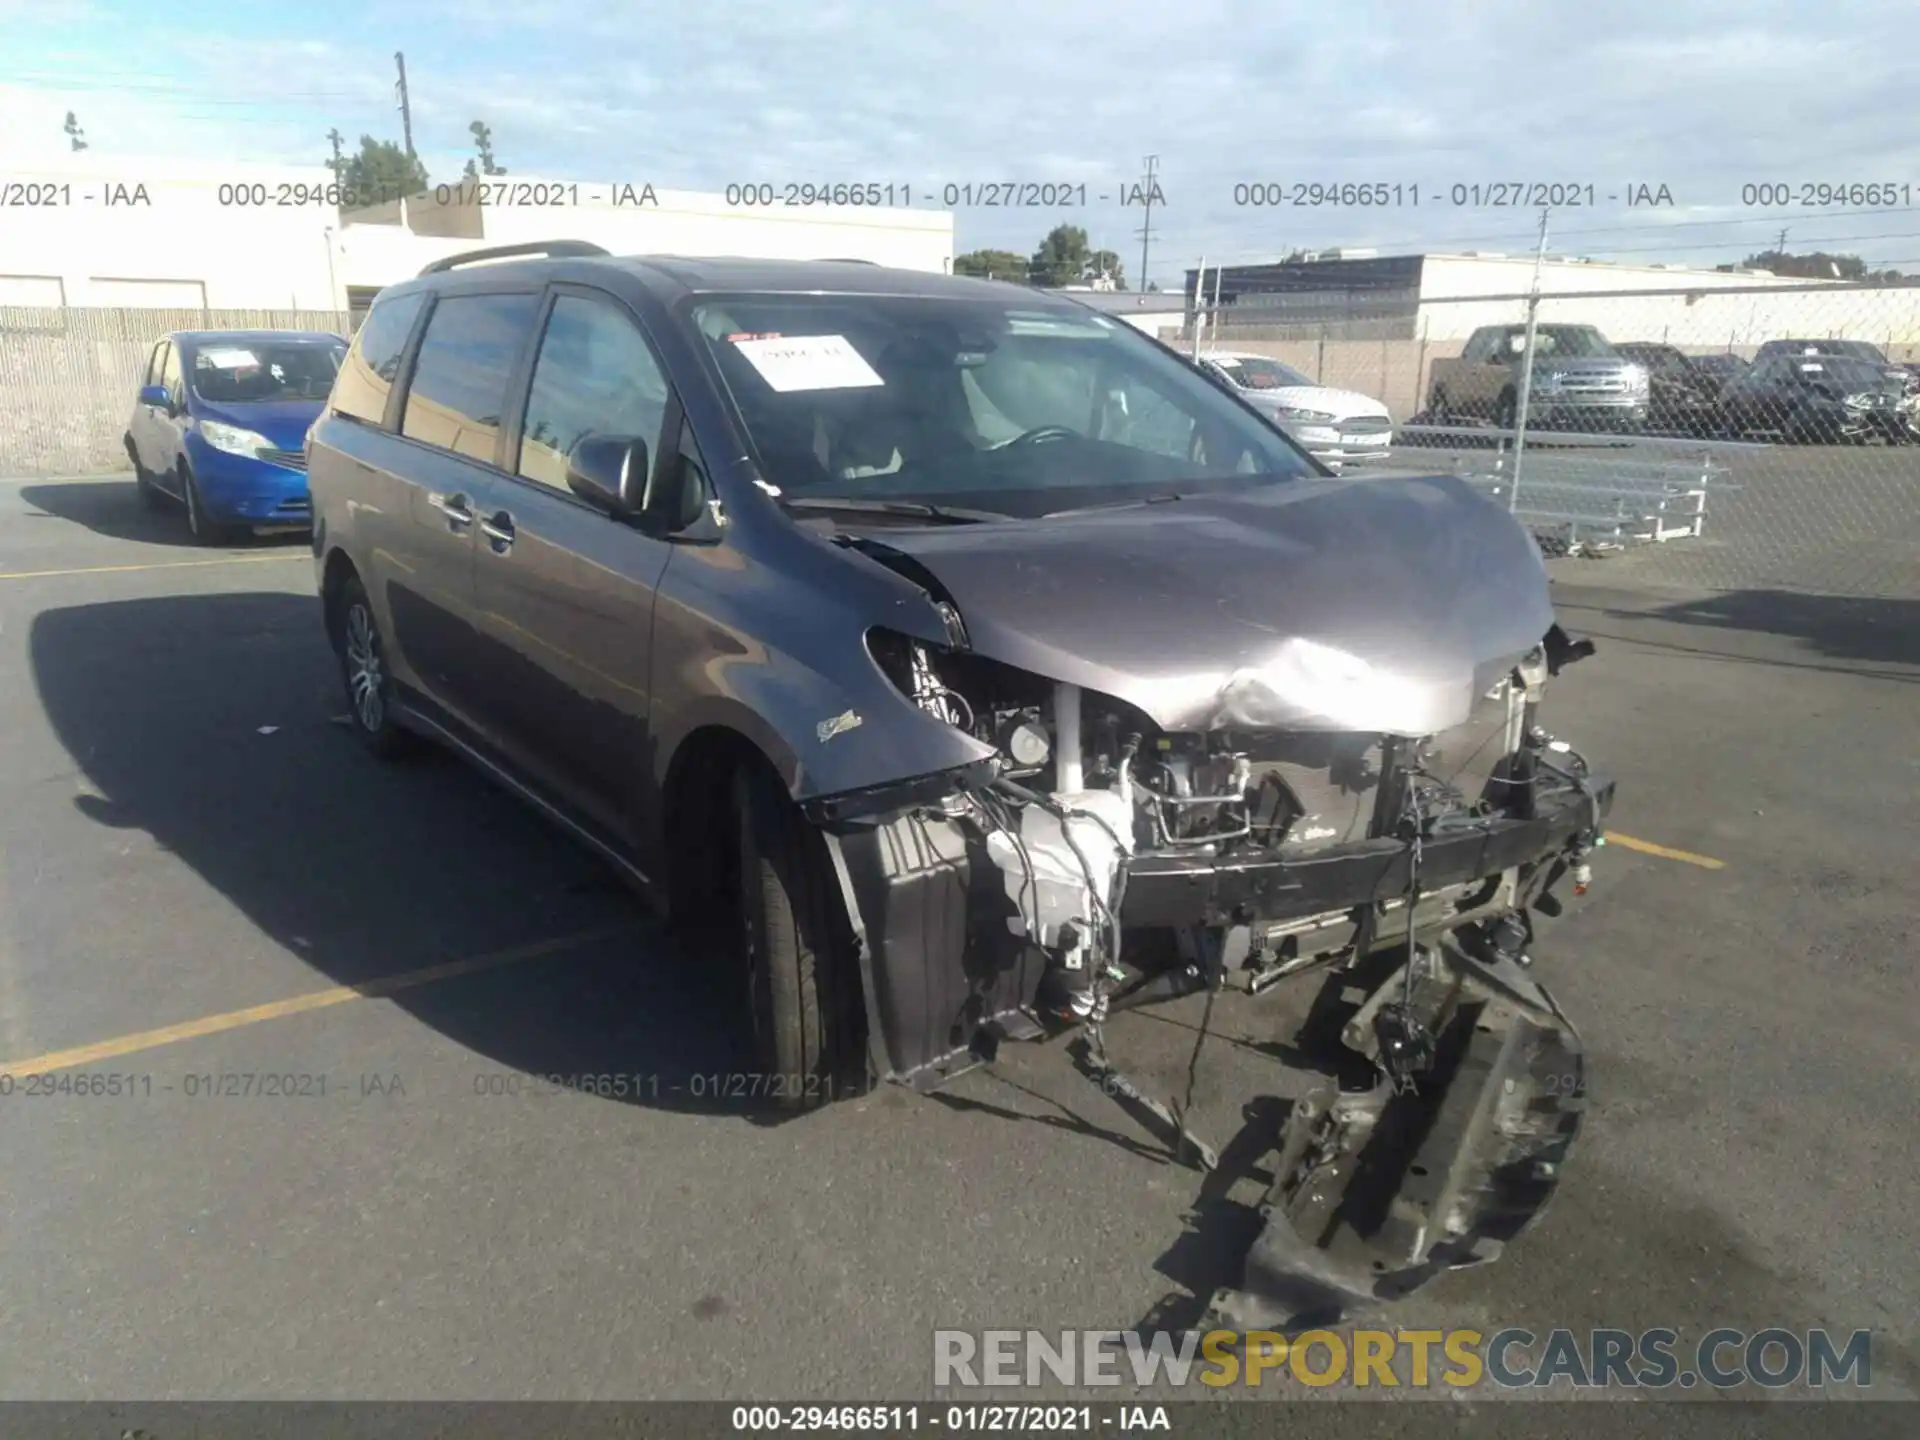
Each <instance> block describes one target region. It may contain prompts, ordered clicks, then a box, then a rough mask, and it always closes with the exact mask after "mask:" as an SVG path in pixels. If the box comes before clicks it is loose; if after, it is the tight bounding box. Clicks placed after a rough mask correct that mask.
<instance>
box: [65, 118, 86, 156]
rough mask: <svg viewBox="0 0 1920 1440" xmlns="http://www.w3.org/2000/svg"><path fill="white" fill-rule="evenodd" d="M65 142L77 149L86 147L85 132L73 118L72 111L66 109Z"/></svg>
mask: <svg viewBox="0 0 1920 1440" xmlns="http://www.w3.org/2000/svg"><path fill="white" fill-rule="evenodd" d="M66 129H67V143H68V144H70V145H71V146H73V148H74V149H75V150H76V151H78V150H84V149H86V148H87V132H86V131H84V130H82V129H81V128H80V122H79V121H78V120H76V119H74V118H73V111H71V110H69V111H67V126H66Z"/></svg>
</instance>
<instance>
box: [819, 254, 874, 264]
mask: <svg viewBox="0 0 1920 1440" xmlns="http://www.w3.org/2000/svg"><path fill="white" fill-rule="evenodd" d="M821 263H822V264H825V265H878V264H879V263H880V262H879V261H878V260H856V259H854V258H853V257H852V256H851V255H828V256H825V257H824V258H823V259H822V261H821Z"/></svg>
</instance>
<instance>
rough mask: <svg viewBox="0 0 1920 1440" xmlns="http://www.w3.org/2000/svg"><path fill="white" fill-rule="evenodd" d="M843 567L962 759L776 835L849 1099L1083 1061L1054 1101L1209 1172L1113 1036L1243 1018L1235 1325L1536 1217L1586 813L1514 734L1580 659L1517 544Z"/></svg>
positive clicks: (1438, 514)
mask: <svg viewBox="0 0 1920 1440" xmlns="http://www.w3.org/2000/svg"><path fill="white" fill-rule="evenodd" d="M840 543H841V544H843V545H844V546H846V547H847V548H848V549H850V550H854V551H856V552H857V553H858V554H859V555H860V556H862V557H864V558H865V559H869V560H872V561H875V562H877V563H879V564H881V565H884V566H886V567H888V568H890V569H893V570H894V571H895V572H896V573H898V574H900V575H902V576H905V577H908V578H910V579H911V580H913V581H914V582H915V583H916V584H917V585H918V586H920V587H921V588H922V590H923V591H924V593H925V595H926V596H927V600H928V603H929V604H930V605H931V606H932V607H933V609H934V610H935V611H936V612H937V614H938V616H939V617H940V618H939V620H938V622H937V623H933V624H921V625H920V626H919V627H918V632H919V633H918V634H908V633H904V632H903V630H897V629H893V628H889V627H888V626H886V625H885V624H881V625H877V626H875V627H874V628H873V629H871V630H869V631H868V632H867V635H866V646H867V649H868V651H869V654H870V656H871V658H872V660H873V663H874V665H875V666H876V667H877V668H878V669H879V670H880V671H881V672H883V673H884V674H885V675H886V676H887V677H888V678H889V679H890V680H891V682H892V683H891V687H890V688H891V689H892V690H893V691H894V692H895V694H896V695H897V696H898V697H899V699H900V701H901V702H902V704H903V706H904V707H906V708H907V709H909V710H911V711H913V712H915V713H914V718H915V721H916V723H920V722H924V721H925V720H926V719H928V718H932V719H934V720H936V721H938V722H940V724H942V725H944V726H948V727H952V730H953V731H959V732H964V734H965V736H966V737H968V739H969V741H970V742H971V743H972V744H973V746H974V747H975V748H974V750H973V751H972V753H973V754H975V755H976V756H977V757H979V758H976V759H975V760H974V761H973V762H972V763H970V764H967V765H965V766H963V767H961V768H958V769H952V768H949V769H946V770H944V771H942V772H940V773H937V774H919V775H917V776H915V778H914V779H913V780H912V781H911V782H910V783H908V782H903V783H901V784H897V785H879V786H876V787H873V788H871V789H868V790H864V791H861V792H858V793H853V794H845V793H843V794H838V795H831V796H819V797H813V798H812V800H811V802H810V804H809V807H808V808H809V813H810V815H811V817H812V818H813V820H814V821H815V823H816V824H817V825H818V826H819V827H820V828H821V829H822V831H823V832H824V833H825V834H826V835H827V836H828V849H829V852H830V853H831V855H832V856H833V858H834V862H835V864H836V866H837V868H838V873H839V876H840V880H841V884H842V888H843V891H844V894H845V898H846V901H847V908H848V910H849V912H850V914H851V915H852V917H853V920H854V925H855V929H856V932H857V936H858V939H859V940H860V942H861V944H860V950H861V963H862V965H863V967H864V970H863V981H864V992H865V999H866V1006H867V1031H868V1037H869V1042H870V1049H871V1052H872V1061H873V1066H874V1068H875V1070H876V1071H877V1073H879V1074H882V1075H885V1076H888V1077H890V1078H893V1079H896V1080H899V1081H902V1082H904V1083H907V1084H911V1085H916V1086H925V1085H932V1084H937V1083H939V1082H940V1081H941V1080H942V1079H944V1078H946V1077H948V1076H950V1075H953V1074H955V1073H957V1072H958V1071H960V1070H962V1069H965V1068H967V1067H968V1066H970V1065H973V1064H977V1063H980V1062H982V1061H984V1060H990V1059H991V1058H992V1056H993V1054H994V1052H995V1047H996V1046H997V1045H998V1044H1000V1043H1001V1042H1002V1041H1004V1040H1007V1039H1009V1038H1035V1037H1043V1036H1046V1035H1049V1034H1055V1035H1058V1034H1063V1033H1070V1032H1078V1041H1077V1044H1076V1046H1075V1050H1074V1053H1075V1056H1076V1059H1077V1060H1078V1062H1079V1065H1080V1068H1081V1069H1082V1071H1083V1072H1085V1073H1086V1074H1088V1075H1089V1076H1090V1077H1091V1078H1095V1079H1097V1080H1099V1081H1100V1082H1101V1083H1102V1085H1103V1086H1104V1087H1105V1089H1106V1090H1107V1092H1108V1093H1109V1094H1111V1095H1113V1096H1114V1097H1115V1098H1116V1099H1118V1100H1119V1101H1121V1102H1122V1103H1123V1104H1124V1105H1125V1106H1126V1107H1127V1108H1128V1109H1129V1110H1130V1111H1131V1112H1132V1113H1133V1114H1134V1115H1135V1117H1136V1118H1137V1119H1138V1121H1139V1122H1140V1123H1141V1124H1142V1125H1143V1126H1144V1127H1146V1128H1148V1129H1151V1130H1153V1131H1155V1132H1156V1133H1158V1134H1160V1135H1161V1136H1163V1137H1164V1139H1165V1141H1166V1143H1167V1145H1168V1148H1169V1149H1170V1150H1172V1151H1174V1152H1176V1153H1177V1154H1179V1155H1180V1156H1182V1157H1183V1158H1184V1159H1186V1160H1188V1161H1190V1162H1191V1163H1194V1164H1195V1165H1197V1166H1199V1167H1200V1168H1203V1169H1210V1168H1213V1167H1214V1165H1215V1164H1216V1155H1215V1152H1214V1151H1213V1149H1212V1148H1211V1147H1210V1146H1209V1145H1208V1144H1207V1142H1206V1141H1205V1140H1204V1139H1203V1138H1202V1137H1200V1136H1199V1135H1197V1134H1194V1133H1192V1131H1191V1130H1190V1129H1189V1126H1188V1123H1187V1117H1186V1116H1185V1115H1184V1114H1183V1113H1181V1110H1180V1109H1179V1107H1178V1106H1176V1105H1175V1104H1173V1103H1170V1099H1171V1097H1166V1096H1159V1095H1155V1094H1154V1093H1152V1087H1151V1086H1148V1085H1143V1084H1141V1083H1138V1082H1137V1081H1135V1080H1134V1079H1132V1078H1131V1077H1129V1076H1128V1075H1127V1073H1126V1072H1125V1070H1124V1069H1123V1068H1122V1067H1121V1066H1120V1064H1119V1063H1118V1062H1117V1059H1116V1056H1115V1055H1114V1054H1113V1053H1112V1052H1111V1051H1110V1050H1109V1048H1108V1046H1107V1044H1106V1023H1107V1021H1108V1018H1109V1017H1110V1016H1111V1015H1112V1014H1113V1013H1114V1012H1115V1011H1117V1010H1121V1009H1124V1008H1127V1007H1131V1006H1138V1005H1143V1004H1148V1003H1151V1002H1154V1001H1161V1000H1172V999H1177V998H1179V997H1181V996H1185V995H1189V994H1196V993H1205V994H1208V995H1219V994H1222V993H1223V992H1228V991H1237V992H1240V994H1241V995H1242V996H1244V997H1245V1003H1247V1004H1250V1005H1259V1006H1260V1007H1261V1011H1260V1012H1259V1013H1264V1014H1270V1015H1272V1016H1274V1025H1275V1028H1276V1030H1279V1029H1281V1028H1282V1025H1283V1023H1284V1025H1285V1027H1286V1029H1287V1031H1288V1032H1289V1033H1276V1034H1275V1035H1274V1036H1273V1040H1274V1041H1275V1042H1276V1043H1275V1045H1274V1046H1273V1049H1274V1050H1275V1052H1276V1053H1278V1052H1284V1053H1285V1054H1287V1055H1289V1056H1294V1057H1301V1058H1300V1061H1299V1064H1298V1065H1295V1064H1294V1063H1293V1062H1291V1061H1289V1062H1288V1068H1287V1074H1288V1075H1298V1077H1299V1079H1300V1082H1301V1083H1300V1084H1299V1086H1298V1088H1297V1089H1295V1090H1293V1092H1292V1093H1291V1094H1290V1095H1289V1097H1288V1098H1289V1099H1290V1100H1292V1101H1293V1102H1294V1103H1293V1107H1292V1111H1291V1114H1290V1118H1289V1119H1288V1120H1287V1121H1286V1123H1285V1124H1284V1125H1283V1126H1282V1127H1281V1129H1280V1130H1279V1131H1278V1132H1276V1133H1275V1134H1273V1135H1272V1136H1270V1137H1265V1138H1268V1139H1270V1140H1271V1143H1272V1148H1273V1149H1275V1150H1277V1151H1278V1152H1279V1160H1278V1162H1277V1163H1278V1168H1277V1169H1276V1171H1275V1172H1274V1173H1275V1175H1276V1177H1277V1178H1276V1179H1275V1181H1274V1184H1273V1188H1272V1192H1271V1193H1270V1194H1269V1196H1268V1197H1267V1200H1266V1203H1265V1205H1264V1207H1263V1209H1264V1213H1265V1214H1266V1216H1267V1220H1268V1224H1267V1227H1266V1229H1265V1232H1264V1233H1263V1235H1262V1236H1261V1238H1260V1240H1259V1242H1258V1243H1257V1244H1256V1245H1255V1246H1254V1247H1253V1250H1252V1252H1251V1254H1250V1255H1249V1257H1248V1265H1247V1275H1246V1280H1245V1283H1244V1286H1243V1287H1242V1289H1240V1290H1237V1291H1234V1292H1229V1293H1225V1294H1223V1295H1222V1296H1220V1297H1218V1308H1219V1311H1220V1315H1221V1317H1222V1318H1223V1319H1237V1320H1238V1321H1240V1322H1242V1323H1240V1324H1238V1325H1237V1327H1235V1328H1241V1329H1245V1328H1248V1326H1250V1325H1253V1324H1255V1323H1256V1322H1260V1321H1267V1322H1274V1321H1277V1319H1278V1318H1279V1317H1281V1316H1283V1315H1287V1314H1304V1313H1311V1312H1315V1311H1321V1312H1324V1311H1326V1310H1328V1309H1346V1308H1349V1307H1351V1306H1352V1305H1353V1304H1354V1303H1356V1302H1360V1301H1363V1300H1366V1299H1372V1298H1385V1297H1387V1296H1390V1295H1393V1294H1396V1293H1400V1292H1402V1291H1404V1290H1405V1289H1407V1288H1410V1287H1411V1286H1414V1285H1417V1284H1418V1283H1420V1281H1422V1280H1423V1279H1425V1278H1426V1277H1427V1276H1429V1275H1431V1274H1433V1273H1436V1272H1437V1271H1439V1270H1441V1269H1444V1268H1448V1267H1452V1266H1457V1265H1463V1264H1472V1263H1475V1262H1477V1261H1479V1260H1483V1259H1486V1258H1488V1257H1489V1256H1491V1255H1492V1254H1493V1253H1495V1252H1496V1251H1497V1250H1498V1248H1499V1246H1500V1245H1501V1244H1502V1243H1503V1242H1504V1241H1506V1240H1507V1239H1510V1238H1511V1237H1512V1236H1513V1235H1514V1234H1516V1233H1517V1232H1518V1231H1519V1230H1520V1229H1521V1228H1522V1227H1523V1226H1525V1225H1526V1224H1527V1223H1528V1222H1529V1221H1530V1220H1531V1219H1532V1218H1533V1217H1534V1216H1536V1215H1537V1214H1538V1213H1539V1212H1540V1210H1541V1208H1542V1206H1543V1205H1544V1204H1545V1203H1546V1201H1547V1199H1548V1197H1549V1196H1550V1195H1551V1193H1552V1191H1553V1189H1554V1185H1555V1182H1556V1177H1557V1175H1558V1173H1559V1169H1560V1166H1561V1164H1562V1161H1563V1158H1564V1155H1565V1152H1566V1150H1567V1147H1568V1145H1569V1144H1570V1143H1571V1142H1572V1140H1573V1137H1574V1133H1575V1131H1576V1129H1577V1127H1578V1125H1579V1119H1580V1107H1581V1103H1582V1099H1583V1096H1584V1092H1585V1079H1584V1069H1583V1063H1582V1056H1581V1047H1580V1041H1579V1038H1578V1036H1577V1035H1576V1034H1575V1032H1574V1029H1573V1027H1572V1026H1571V1025H1570V1024H1569V1023H1568V1021H1567V1019H1566V1018H1565V1017H1564V1016H1563V1015H1562V1014H1561V1011H1560V1009H1559V1007H1558V1005H1557V1004H1556V1003H1555V1002H1554V1000H1553V998H1552V996H1551V995H1550V994H1548V992H1547V991H1546V990H1545V989H1544V988H1543V987H1542V986H1541V985H1540V984H1539V982H1538V980H1537V978H1536V977H1535V974H1534V968H1533V963H1532V957H1531V947H1532V944H1533V939H1534V925H1535V920H1536V917H1539V916H1543V915H1546V916H1550V915H1553V914H1555V913H1557V912H1558V910H1559V906H1560V899H1559V894H1558V892H1559V890H1560V888H1561V887H1562V886H1563V885H1564V884H1570V885H1571V887H1572V888H1573V889H1575V890H1576V891H1577V890H1579V889H1581V888H1584V886H1585V884H1586V882H1587V876H1588V872H1587V863H1588V856H1589V852H1590V851H1591V850H1592V849H1593V848H1594V847H1595V846H1597V845H1599V844H1600V843H1602V835H1601V828H1602V825H1603V823H1604V821H1605V818H1606V816H1607V813H1608V810H1609V808H1610V806H1611V804H1612V798H1613V786H1612V783H1611V781H1609V780H1608V779H1607V778H1605V777H1604V776H1602V775H1600V774H1598V773H1596V772H1595V771H1594V770H1592V769H1591V768H1590V767H1589V766H1588V764H1587V762H1586V760H1585V759H1584V758H1583V757H1582V756H1581V755H1580V754H1579V753H1578V751H1576V750H1575V749H1574V748H1573V747H1572V746H1571V745H1569V744H1568V743H1566V742H1565V741H1562V740H1559V739H1556V738H1555V737H1554V736H1553V735H1551V734H1549V733H1548V732H1547V730H1546V729H1545V728H1544V723H1543V721H1544V712H1543V709H1542V703H1543V699H1544V697H1545V694H1546V691H1547V688H1548V686H1549V683H1550V682H1551V681H1552V679H1553V677H1554V676H1555V675H1557V674H1559V673H1560V672H1561V671H1562V670H1563V669H1564V668H1565V667H1566V666H1567V665H1569V664H1571V663H1573V662H1574V661H1576V660H1579V659H1581V658H1582V657H1583V656H1585V655H1586V654H1588V653H1590V652H1591V650H1592V648H1593V647H1592V645H1591V644H1590V643H1589V642H1586V641H1576V640H1573V639H1572V638H1570V637H1569V636H1568V635H1567V634H1566V633H1565V632H1564V631H1563V630H1562V629H1561V627H1560V626H1559V624H1558V623H1557V621H1556V619H1555V616H1554V612H1553V607H1552V603H1551V600H1550V597H1549V591H1548V582H1547V577H1546V573H1545V570H1544V567H1543V565H1542V562H1541V559H1540V554H1539V551H1538V549H1537V548H1536V547H1535V546H1534V545H1533V543H1532V541H1531V540H1530V539H1529V538H1528V536H1527V534H1526V532H1525V531H1524V530H1523V529H1522V528H1521V527H1520V526H1519V525H1518V524H1517V523H1516V522H1514V521H1513V519H1512V517H1511V516H1509V515H1508V514H1506V513H1505V512H1504V511H1502V510H1500V509H1499V508H1498V507H1497V506H1493V505H1492V504H1490V503H1489V502H1487V501H1486V500H1485V499H1484V498H1483V497H1480V496H1478V495H1477V494H1475V493H1474V492H1473V491H1472V489H1471V487H1469V486H1467V485H1466V484H1465V483H1464V482H1463V481H1460V480H1459V479H1457V478H1456V477H1446V476H1426V477H1405V478H1402V477H1379V478H1376V479H1373V480H1369V481H1368V482H1366V483H1365V484H1359V485H1356V484H1351V483H1346V482H1339V481H1328V482H1298V483H1295V484H1291V485H1287V486H1269V487H1256V488H1254V489H1252V490H1249V491H1247V492H1244V493H1233V494H1220V495H1210V496H1188V497H1185V498H1181V499H1179V500H1178V501H1177V503H1171V504H1167V505H1162V506H1152V505H1128V506H1119V507H1115V508H1113V509H1111V510H1107V511H1097V512H1090V513H1087V514H1084V515H1065V516H1062V517H1060V518H1057V519H1056V518H1043V519H1039V520H1031V521H1024V522H1020V523H1018V524H1008V525H970V526H958V527H951V528H947V529H929V528H919V529H905V530H899V529H896V530H893V531H888V532H885V533H871V534H866V535H858V536H845V537H842V539H841V541H840ZM935 636H938V637H939V638H938V639H936V638H935ZM854 733H855V734H859V733H861V732H858V731H856V732H854ZM1316 987H1317V988H1316ZM1269 993H1270V994H1271V996H1272V999H1271V1001H1267V1000H1260V999H1258V998H1257V997H1261V996H1264V995H1268V994H1269ZM1309 994H1311V995H1313V996H1315V998H1314V999H1313V1001H1312V1004H1311V1007H1310V1008H1305V1010H1304V1019H1301V1018H1299V1017H1300V1011H1301V1009H1302V1008H1303V1007H1299V1006H1296V1007H1295V1010H1294V1011H1292V1012H1288V1011H1287V1006H1286V1004H1285V1003H1283V1002H1284V1001H1285V1000H1287V999H1293V1000H1302V999H1304V998H1305V997H1306V996H1307V995H1309ZM1209 1013H1211V1011H1209ZM1283 1013H1286V1014H1287V1015H1288V1018H1287V1019H1286V1020H1285V1021H1284V1022H1283V1021H1282V1020H1281V1019H1280V1018H1279V1017H1280V1016H1281V1014H1283ZM1296 1022H1297V1023H1296ZM1205 1033H1206V1026H1205V1022H1204V1021H1203V1023H1202V1026H1201V1034H1202V1036H1203V1037H1204V1035H1205ZM1279 1063H1280V1062H1279V1061H1276V1065H1279ZM1239 1138H1240V1140H1241V1142H1242V1143H1240V1144H1238V1145H1237V1146H1236V1147H1235V1148H1236V1151H1237V1152H1239V1153H1242V1154H1244V1153H1245V1152H1246V1151H1247V1149H1248V1148H1249V1147H1248V1144H1247V1143H1246V1142H1247V1140H1248V1137H1246V1136H1244V1135H1243V1136H1242V1137H1239ZM1256 1138H1258V1137H1256Z"/></svg>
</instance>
